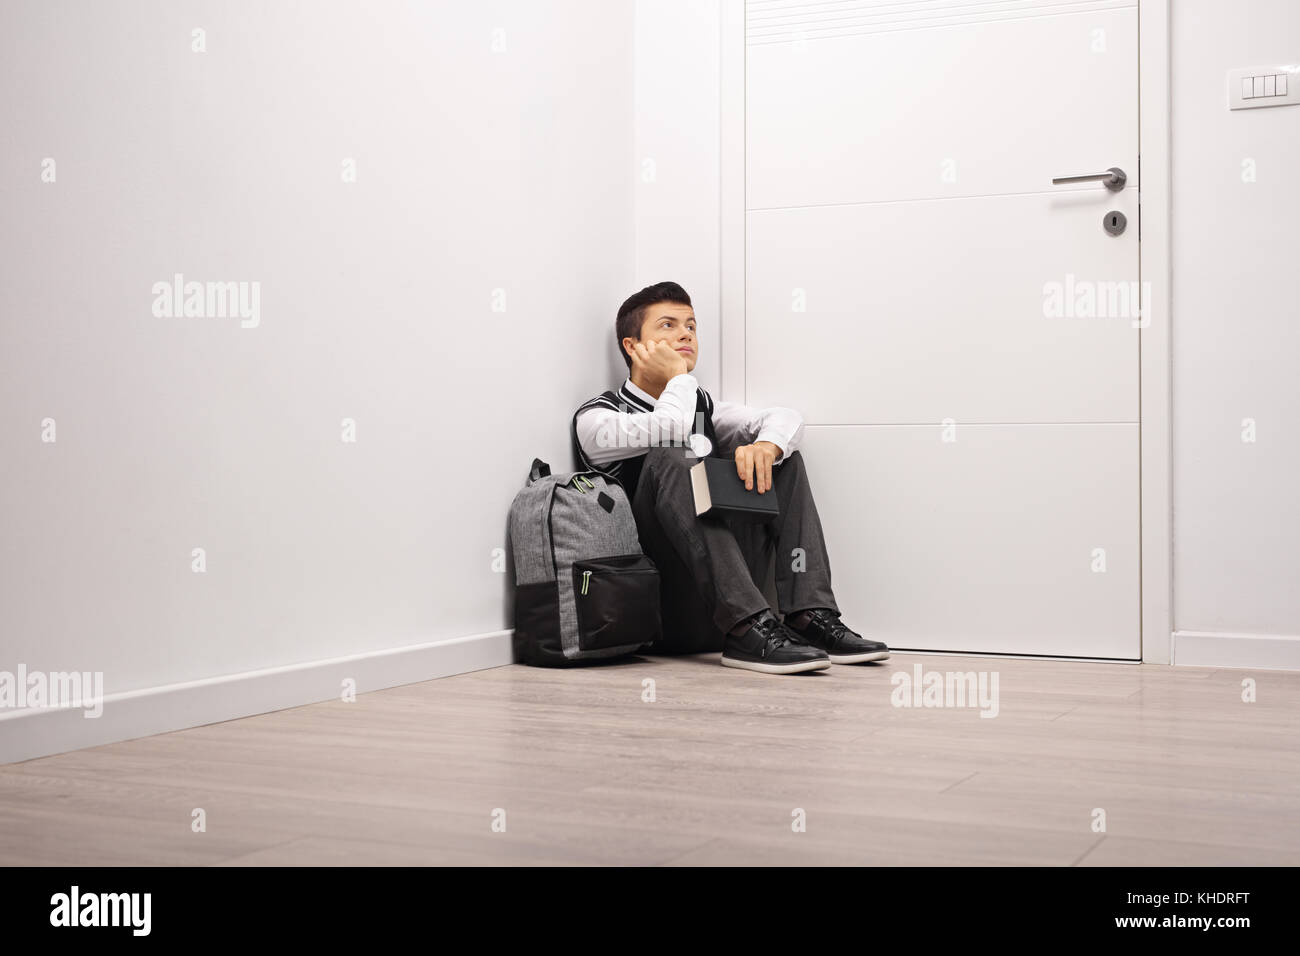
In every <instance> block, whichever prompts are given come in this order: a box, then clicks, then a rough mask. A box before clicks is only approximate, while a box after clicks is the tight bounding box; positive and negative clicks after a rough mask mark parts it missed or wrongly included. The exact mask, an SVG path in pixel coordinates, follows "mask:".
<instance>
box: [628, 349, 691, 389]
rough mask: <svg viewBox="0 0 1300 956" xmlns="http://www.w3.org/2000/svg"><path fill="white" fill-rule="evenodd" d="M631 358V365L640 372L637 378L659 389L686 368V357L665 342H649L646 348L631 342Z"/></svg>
mask: <svg viewBox="0 0 1300 956" xmlns="http://www.w3.org/2000/svg"><path fill="white" fill-rule="evenodd" d="M631 358H632V364H633V365H635V366H636V367H637V368H638V369H639V370H640V372H641V375H640V376H639V377H640V378H643V379H645V380H647V381H651V382H654V383H656V384H657V385H659V386H660V387H662V386H664V385H667V384H668V380H669V379H671V378H675V377H676V376H678V375H681V374H683V373H684V372H686V371H687V368H688V366H687V364H686V356H685V355H683V354H682V353H681V352H678V351H677V350H676V349H674V348H673V347H672V346H671V345H669V344H668V343H667V342H659V341H651V342H650V345H649V346H648V347H647V346H646V344H645V343H644V342H633V343H632V356H631Z"/></svg>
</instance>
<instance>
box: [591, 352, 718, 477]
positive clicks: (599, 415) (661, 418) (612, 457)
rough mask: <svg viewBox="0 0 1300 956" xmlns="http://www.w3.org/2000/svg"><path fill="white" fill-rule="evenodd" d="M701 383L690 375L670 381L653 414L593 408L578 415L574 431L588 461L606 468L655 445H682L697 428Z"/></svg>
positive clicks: (683, 375)
mask: <svg viewBox="0 0 1300 956" xmlns="http://www.w3.org/2000/svg"><path fill="white" fill-rule="evenodd" d="M697 388H698V383H697V382H696V380H695V376H694V375H692V374H690V373H689V372H683V373H682V374H681V375H675V376H673V377H672V378H670V379H669V380H668V384H667V385H665V386H664V390H663V392H662V393H661V394H660V395H659V400H658V401H657V402H656V403H655V408H654V411H653V412H616V411H614V410H613V409H611V408H604V407H601V406H593V407H592V408H588V409H585V410H583V411H582V412H579V413H578V417H577V419H576V420H575V422H574V428H575V430H576V431H577V433H578V444H579V445H580V446H581V447H582V453H583V454H584V455H585V456H586V457H587V461H589V462H591V464H593V465H606V464H609V463H610V462H611V461H618V460H619V459H620V458H631V457H632V456H634V455H640V454H643V453H644V452H645V450H646V449H647V448H649V447H651V445H652V444H654V445H667V444H673V443H675V444H679V445H680V444H683V443H685V441H686V440H687V436H688V435H690V433H691V426H692V425H694V424H695V404H696V389H697Z"/></svg>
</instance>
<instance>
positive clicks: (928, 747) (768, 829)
mask: <svg viewBox="0 0 1300 956" xmlns="http://www.w3.org/2000/svg"><path fill="white" fill-rule="evenodd" d="M918 663H919V664H920V665H921V666H922V667H923V668H924V669H925V671H926V672H930V671H940V672H942V671H976V672H979V671H987V672H989V673H996V674H997V675H998V690H999V698H1000V699H999V706H1000V712H999V714H998V716H997V717H996V718H992V719H989V718H981V717H980V716H979V711H978V709H971V708H966V709H957V708H953V709H924V708H921V709H915V708H913V709H907V708H901V707H895V706H893V705H892V704H891V693H892V691H893V689H894V688H893V686H892V685H891V675H893V674H894V673H896V672H898V671H907V672H908V673H911V672H912V669H913V666H914V665H915V664H918ZM1245 677H1253V678H1255V679H1256V681H1257V684H1258V691H1257V692H1258V702H1256V703H1243V702H1242V700H1241V695H1242V687H1241V681H1242V679H1243V678H1245ZM647 678H649V679H653V681H654V693H655V697H656V699H655V701H654V702H653V703H650V702H645V701H643V700H642V697H643V694H644V693H645V689H644V688H643V684H642V682H643V681H644V680H646V679H647ZM1298 756H1300V673H1284V672H1271V671H1253V672H1246V671H1236V670H1210V669H1189V668H1180V669H1174V668H1169V667H1158V666H1149V665H1143V666H1135V665H1122V664H1080V663H1066V662H1045V661H1029V660H1000V659H991V658H969V657H935V656H928V655H910V656H909V655H895V657H894V658H893V659H892V660H890V661H887V662H884V663H883V664H877V665H858V666H842V665H836V666H835V667H833V668H832V669H831V670H829V671H826V672H824V673H821V674H810V675H801V676H795V677H770V676H763V675H759V674H752V673H749V672H745V671H737V670H732V669H730V668H723V667H720V666H718V664H717V657H716V655H714V656H712V657H709V656H702V657H689V658H648V659H647V658H638V659H636V660H635V661H634V662H632V663H629V664H615V665H609V666H604V667H599V668H593V669H584V670H574V671H551V670H538V669H532V668H527V667H522V666H514V667H502V668H497V669H495V670H488V671H480V672H477V673H472V674H464V675H461V676H458V677H449V678H445V679H443V680H437V681H430V682H428V683H423V684H414V685H410V686H406V687H400V688H394V689H392V690H387V691H380V692H377V693H372V694H366V695H362V696H361V697H360V698H358V700H357V701H356V702H355V703H343V702H338V703H325V704H314V705H311V706H307V707H299V708H295V709H293V710H287V711H281V712H278V713H274V714H266V715H263V716H259V717H252V718H248V719H244V720H237V721H231V722H228V723H223V724H213V725H210V726H207V727H198V728H194V729H192V730H185V731H179V732H176V733H170V734H164V735H161V736H157V737H150V738H145V739H141V740H135V741H128V742H124V743H118V744H110V745H107V746H102V747H95V748H92V749H89V750H84V751H78V752H75V753H69V754H63V755H59V756H55V757H46V758H42V759H38V760H30V761H27V762H25V763H20V764H12V765H9V766H5V767H0V861H3V862H4V863H7V864H11V865H13V864H60V865H104V864H107V865H137V864H164V865H173V864H223V865H225V864H230V865H238V866H244V865H259V864H280V865H283V864H291V865H294V864H311V865H317V864H342V865H382V864H525V865H532V864H675V865H692V864H796V865H799V864H898V865H931V864H993V865H1002V864H1048V865H1061V866H1070V865H1080V866H1092V865H1116V864H1120V865H1149V864H1246V865H1263V864H1267V865H1275V864H1291V865H1294V864H1296V863H1298V862H1300V760H1298V759H1297V757H1298ZM196 807H201V808H203V810H204V811H205V812H206V820H207V831H206V832H205V833H193V832H191V826H190V821H191V813H192V811H193V810H194V808H196ZM498 808H500V809H502V810H504V811H505V823H506V828H505V832H493V830H492V820H493V813H494V810H497V809H498ZM796 808H801V809H802V810H803V811H804V812H805V813H806V821H807V824H806V832H794V831H793V830H792V825H791V824H792V819H793V817H792V813H794V811H795V810H796ZM1094 808H1100V809H1102V810H1104V811H1105V831H1104V832H1094V829H1093V827H1094Z"/></svg>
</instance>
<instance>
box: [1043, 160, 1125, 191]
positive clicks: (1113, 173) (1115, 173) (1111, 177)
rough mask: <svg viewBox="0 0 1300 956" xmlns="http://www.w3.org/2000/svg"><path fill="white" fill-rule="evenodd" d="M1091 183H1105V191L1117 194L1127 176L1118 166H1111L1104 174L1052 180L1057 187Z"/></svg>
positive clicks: (1063, 177) (1061, 177)
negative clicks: (1065, 184)
mask: <svg viewBox="0 0 1300 956" xmlns="http://www.w3.org/2000/svg"><path fill="white" fill-rule="evenodd" d="M1091 182H1102V183H1105V184H1106V188H1107V189H1109V190H1110V191H1111V192H1113V193H1117V192H1119V191H1120V190H1121V189H1123V188H1124V184H1125V183H1126V182H1128V176H1126V175H1125V174H1124V170H1122V169H1120V168H1119V167H1118V166H1112V167H1111V168H1110V169H1108V170H1106V171H1105V172H1104V173H1089V174H1088V175H1086V176H1059V177H1057V178H1056V179H1053V180H1052V185H1053V186H1059V185H1061V183H1091Z"/></svg>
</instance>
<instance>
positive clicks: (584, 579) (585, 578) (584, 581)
mask: <svg viewBox="0 0 1300 956" xmlns="http://www.w3.org/2000/svg"><path fill="white" fill-rule="evenodd" d="M590 580H591V572H590V571H583V572H582V593H583V594H586V593H587V582H588V581H590Z"/></svg>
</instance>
